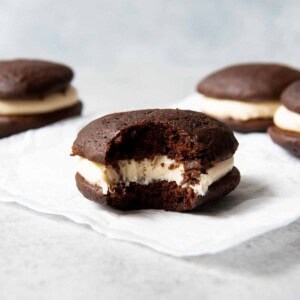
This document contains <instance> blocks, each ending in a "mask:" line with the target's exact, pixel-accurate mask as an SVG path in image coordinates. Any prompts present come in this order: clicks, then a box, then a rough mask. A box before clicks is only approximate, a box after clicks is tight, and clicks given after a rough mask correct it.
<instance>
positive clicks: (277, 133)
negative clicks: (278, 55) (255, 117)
mask: <svg viewBox="0 0 300 300" xmlns="http://www.w3.org/2000/svg"><path fill="white" fill-rule="evenodd" d="M281 103H282V105H281V106H280V107H279V108H278V109H277V111H276V112H275V115H274V123H275V125H274V126H271V127H269V129H268V133H269V135H270V136H271V138H272V140H273V141H274V142H275V143H276V144H278V145H280V146H282V147H283V148H285V149H286V150H288V151H289V152H290V153H292V154H294V155H295V156H297V157H300V80H298V81H295V82H294V83H292V84H291V85H290V86H288V87H287V88H286V89H285V90H284V91H283V93H282V95H281Z"/></svg>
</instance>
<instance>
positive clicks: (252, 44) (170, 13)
mask: <svg viewBox="0 0 300 300" xmlns="http://www.w3.org/2000/svg"><path fill="white" fill-rule="evenodd" d="M299 12H300V2H299V1H230V0H229V1H196V0H190V1H183V0H182V1H175V0H174V1H162V0H161V1H157V0H148V1H141V0H131V1H112V0H110V1H96V0H93V1H87V0H86V1H74V0H73V1H41V0H27V1H24V0H23V1H10V0H1V1H0V57H2V58H12V57H40V58H48V59H52V60H58V61H62V62H65V63H67V64H70V65H71V66H73V67H74V69H75V70H76V81H75V83H76V86H77V87H78V89H79V92H80V95H81V97H82V99H83V100H84V101H85V104H86V112H88V113H91V112H97V111H100V110H101V111H103V110H107V111H112V110H123V109H129V108H138V107H150V106H151V107H154V106H167V105H170V104H172V103H173V102H174V101H178V100H180V99H182V98H183V97H185V96H186V95H188V94H190V93H192V92H193V90H194V87H195V84H196V82H197V81H198V80H199V79H200V78H201V77H202V76H203V75H205V74H206V72H208V71H211V70H213V69H214V68H218V67H221V66H224V65H227V64H230V63H233V62H240V61H253V60H255V61H266V60H267V61H278V62H284V63H288V64H292V65H295V66H298V67H299V66H300V54H299V47H300V22H299ZM1 176H4V175H1ZM0 211H1V213H0V224H1V229H0V299H1V300H3V299H5V300H6V299H30V300H32V299H59V298H63V299H72V300H74V299H99V298H101V299H110V298H114V299H138V298H140V299H141V298H143V299H154V298H157V299H167V298H171V297H172V298H173V299H174V298H178V299H182V298H183V297H184V298H186V299H199V298H200V299H222V298H223V299H253V298H256V299H299V297H300V287H299V282H300V250H299V249H300V235H299V231H300V222H299V221H298V222H296V223H294V224H292V225H290V226H288V227H286V228H283V229H280V230H276V231H274V232H271V233H268V234H266V235H264V236H262V237H258V238H256V239H253V240H252V241H249V242H248V243H245V244H243V245H240V246H238V247H236V248H234V249H231V250H228V251H226V252H223V253H220V254H217V255H211V256H209V255H207V256H202V257H195V258H189V259H176V258H172V257H168V256H164V255H161V254H158V253H156V252H153V251H151V250H149V249H145V248H143V247H141V246H137V245H134V244H129V243H123V242H118V241H112V240H109V239H107V238H104V237H103V236H101V235H99V234H97V233H95V232H93V231H92V230H90V229H89V228H87V227H85V226H79V225H77V224H73V223H72V222H69V221H68V220H66V219H64V218H60V217H54V216H48V215H41V214H38V213H35V212H32V211H30V210H27V209H26V208H23V207H21V206H18V205H16V204H4V203H0Z"/></svg>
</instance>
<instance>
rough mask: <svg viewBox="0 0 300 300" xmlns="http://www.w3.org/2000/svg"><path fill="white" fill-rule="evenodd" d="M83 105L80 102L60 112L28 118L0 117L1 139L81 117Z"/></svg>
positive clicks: (29, 116)
mask: <svg viewBox="0 0 300 300" xmlns="http://www.w3.org/2000/svg"><path fill="white" fill-rule="evenodd" d="M81 111H82V103H81V102H80V101H78V102H77V103H76V104H75V105H73V106H71V107H67V108H64V109H60V110H59V111H55V112H50V113H44V114H38V115H28V116H1V115H0V137H2V138H3V137H8V136H11V135H13V134H16V133H20V132H23V131H26V130H29V129H36V128H40V127H44V126H46V125H49V124H52V123H55V122H58V121H61V120H63V119H67V118H71V117H75V116H78V115H80V113H81Z"/></svg>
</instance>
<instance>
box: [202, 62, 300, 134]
mask: <svg viewBox="0 0 300 300" xmlns="http://www.w3.org/2000/svg"><path fill="white" fill-rule="evenodd" d="M297 79H300V71H298V70H295V69H292V68H290V67H287V66H284V65H279V64H266V63H253V64H241V65H234V66H230V67H227V68H224V69H221V70H219V71H217V72H214V73H213V74H211V75H209V76H207V77H206V78H204V79H203V80H202V81H201V82H200V83H199V84H198V86H197V91H198V92H199V93H201V94H203V96H204V97H205V98H204V99H203V101H202V110H203V112H205V113H207V114H209V115H210V116H212V117H215V118H217V119H219V120H221V121H223V122H224V123H226V124H227V125H228V126H229V127H231V129H233V130H235V131H240V132H257V131H258V132H262V131H266V130H267V128H268V126H270V125H272V119H273V115H274V113H275V111H276V109H277V108H278V106H279V97H280V94H281V93H282V91H283V89H284V88H285V87H287V86H288V85H289V84H290V83H292V82H294V81H295V80H297ZM199 106H200V105H199Z"/></svg>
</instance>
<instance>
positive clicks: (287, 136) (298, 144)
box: [268, 126, 300, 157]
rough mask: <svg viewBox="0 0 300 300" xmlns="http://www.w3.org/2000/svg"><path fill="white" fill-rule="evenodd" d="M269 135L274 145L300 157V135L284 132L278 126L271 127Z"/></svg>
mask: <svg viewBox="0 0 300 300" xmlns="http://www.w3.org/2000/svg"><path fill="white" fill-rule="evenodd" d="M268 133H269V135H270V137H271V139H272V140H273V142H274V143H276V144H278V145H280V146H281V147H282V148H284V149H286V150H288V151H289V152H290V153H292V154H293V155H295V156H297V157H300V133H297V132H292V131H287V130H283V129H280V128H278V127H276V126H271V127H269V129H268Z"/></svg>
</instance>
